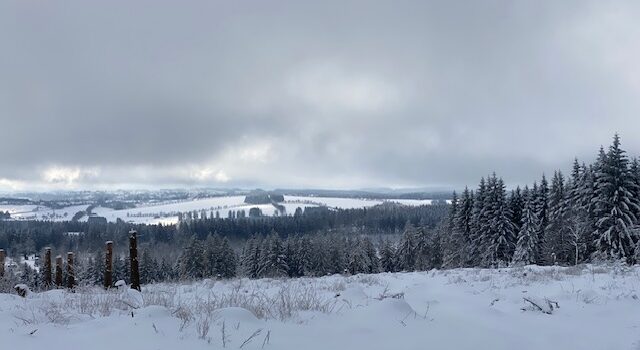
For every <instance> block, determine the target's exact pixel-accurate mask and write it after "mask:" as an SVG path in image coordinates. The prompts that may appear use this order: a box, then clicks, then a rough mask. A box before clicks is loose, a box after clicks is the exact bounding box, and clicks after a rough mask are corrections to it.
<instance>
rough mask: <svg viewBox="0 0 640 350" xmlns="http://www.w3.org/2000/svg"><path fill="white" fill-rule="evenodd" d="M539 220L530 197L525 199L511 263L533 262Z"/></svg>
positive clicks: (535, 259) (528, 263) (535, 253)
mask: <svg viewBox="0 0 640 350" xmlns="http://www.w3.org/2000/svg"><path fill="white" fill-rule="evenodd" d="M539 232H540V220H539V219H538V216H537V215H536V211H535V204H534V203H533V200H532V199H531V198H529V199H527V201H526V203H525V207H524V210H523V211H522V225H521V226H520V232H519V233H518V242H517V244H516V250H515V253H514V255H513V262H512V263H513V265H516V266H520V265H530V264H535V263H536V261H537V256H538V233H539Z"/></svg>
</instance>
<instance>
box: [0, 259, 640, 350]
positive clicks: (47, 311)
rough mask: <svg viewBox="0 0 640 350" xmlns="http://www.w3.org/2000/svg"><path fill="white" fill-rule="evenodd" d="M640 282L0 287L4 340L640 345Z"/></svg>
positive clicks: (381, 280)
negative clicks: (26, 291) (133, 293)
mask: <svg viewBox="0 0 640 350" xmlns="http://www.w3.org/2000/svg"><path fill="white" fill-rule="evenodd" d="M639 293H640V267H634V268H628V267H622V266H591V265H587V266H579V267H571V268H560V267H544V268H542V267H535V266H532V267H526V268H513V269H501V270H481V269H459V270H450V271H431V272H419V273H418V272H416V273H396V274H388V273H385V274H377V275H357V276H351V277H342V276H327V277H322V278H302V279H295V280H287V279H283V280H278V279H262V280H255V281H250V280H247V279H238V280H230V281H220V282H218V281H208V280H205V281H199V282H195V283H192V284H181V285H178V284H158V285H150V286H147V287H144V288H143V293H142V294H143V297H144V302H145V306H143V307H142V308H138V309H132V308H131V307H130V306H127V304H131V303H130V302H129V301H127V302H126V303H125V302H123V299H124V300H130V298H129V297H125V298H123V297H122V296H121V295H120V294H119V292H117V291H111V292H104V291H101V290H99V289H86V290H82V289H81V290H79V291H78V292H76V293H67V292H64V291H50V292H46V293H39V294H32V295H30V296H29V297H28V298H27V299H21V298H19V297H18V296H17V295H8V294H0V339H1V340H2V344H3V348H4V347H5V346H6V348H7V349H38V350H40V349H43V348H48V349H69V348H74V349H96V350H101V349H113V348H131V349H134V348H135V349H141V350H144V349H178V348H181V349H222V348H231V349H238V348H242V349H277V350H289V349H306V350H315V349H317V350H326V349H367V350H370V349H421V350H422V349H474V350H475V349H492V350H500V349H509V350H511V349H545V350H549V349H562V350H565V349H581V350H586V349H616V350H618V349H621V350H622V349H629V350H638V349H640V300H639V297H638V296H639ZM524 298H527V299H529V300H531V301H533V302H534V303H536V304H538V305H539V306H541V308H542V311H540V310H538V309H537V308H536V307H535V306H533V305H532V304H531V303H529V302H527V301H525V299H524ZM543 311H545V312H549V313H545V312H543Z"/></svg>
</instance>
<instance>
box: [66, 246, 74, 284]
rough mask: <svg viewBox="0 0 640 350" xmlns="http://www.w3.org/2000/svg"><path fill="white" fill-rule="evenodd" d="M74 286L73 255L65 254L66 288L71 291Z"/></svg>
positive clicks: (70, 253)
mask: <svg viewBox="0 0 640 350" xmlns="http://www.w3.org/2000/svg"><path fill="white" fill-rule="evenodd" d="M75 284H76V274H75V270H74V268H73V253H72V252H68V253H67V288H69V289H73V286H75Z"/></svg>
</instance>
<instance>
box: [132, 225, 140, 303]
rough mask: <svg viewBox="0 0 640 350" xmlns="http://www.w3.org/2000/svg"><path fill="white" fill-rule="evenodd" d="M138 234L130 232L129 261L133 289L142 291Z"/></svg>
mask: <svg viewBox="0 0 640 350" xmlns="http://www.w3.org/2000/svg"><path fill="white" fill-rule="evenodd" d="M137 235H138V232H136V231H135V230H131V231H129V259H130V266H131V288H132V289H136V290H138V291H141V289H140V272H139V268H138V237H137Z"/></svg>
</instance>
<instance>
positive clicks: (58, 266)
mask: <svg viewBox="0 0 640 350" xmlns="http://www.w3.org/2000/svg"><path fill="white" fill-rule="evenodd" d="M61 286H62V256H60V255H58V256H56V287H58V288H60V287H61Z"/></svg>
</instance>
